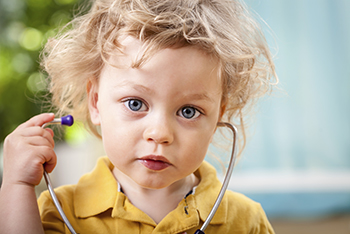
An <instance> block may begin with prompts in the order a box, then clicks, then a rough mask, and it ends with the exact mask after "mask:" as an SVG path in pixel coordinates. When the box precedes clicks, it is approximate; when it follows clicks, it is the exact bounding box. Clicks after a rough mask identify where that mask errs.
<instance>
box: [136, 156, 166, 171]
mask: <svg viewBox="0 0 350 234" xmlns="http://www.w3.org/2000/svg"><path fill="white" fill-rule="evenodd" d="M138 160H139V162H140V163H141V164H142V165H143V166H145V167H146V168H147V169H149V170H152V171H162V170H164V169H166V168H167V167H169V166H171V163H170V162H169V160H168V159H167V158H165V157H163V156H159V155H148V156H144V157H142V158H139V159H138Z"/></svg>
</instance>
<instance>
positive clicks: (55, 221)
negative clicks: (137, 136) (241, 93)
mask: <svg viewBox="0 0 350 234" xmlns="http://www.w3.org/2000/svg"><path fill="white" fill-rule="evenodd" d="M112 169H113V165H112V164H111V162H110V161H109V160H108V158H107V157H103V158H100V159H99V160H98V163H97V166H96V168H95V169H94V170H93V171H92V172H91V173H88V174H86V175H84V176H82V178H81V179H80V180H79V182H78V184H76V185H66V186H62V187H60V188H58V189H56V190H55V191H56V194H57V197H58V199H59V201H60V203H61V206H62V208H63V210H64V212H65V214H66V216H67V218H68V220H69V221H70V223H71V224H72V226H73V227H74V229H75V230H76V232H77V233H80V234H88V233H97V234H103V233H122V234H124V233H138V234H143V233H147V234H149V233H164V234H165V233H183V232H187V234H192V233H194V232H195V231H196V230H197V229H199V228H200V227H201V225H202V224H203V222H204V220H205V219H206V218H207V216H208V214H209V212H210V210H211V208H212V207H213V204H214V202H215V200H216V197H217V195H218V193H219V190H220V188H221V183H220V182H219V180H218V179H217V177H216V171H215V169H214V168H213V167H212V166H211V165H210V164H208V163H206V162H203V163H202V165H201V166H200V168H199V169H198V170H197V171H196V175H197V176H198V177H199V178H200V180H201V181H200V183H199V185H198V186H197V188H196V189H195V192H194V194H191V195H188V196H187V197H186V198H184V199H183V200H182V201H181V202H180V203H179V204H178V206H177V208H176V209H175V210H173V211H172V212H170V213H169V214H168V215H167V216H166V217H165V218H164V219H163V220H162V221H161V222H160V223H159V224H156V223H155V222H154V221H153V220H152V219H151V218H150V217H149V216H148V215H147V214H145V213H144V212H143V211H141V210H139V209H138V208H136V207H135V206H133V205H132V204H131V203H130V201H129V200H128V198H127V197H126V196H125V195H124V194H123V193H122V192H120V191H119V190H118V183H117V181H116V180H115V178H114V176H113V174H112V172H111V170H112ZM38 204H39V210H40V214H41V219H42V223H43V226H44V229H45V233H70V232H69V230H68V228H67V227H66V226H65V224H64V223H63V221H62V219H61V217H60V215H59V213H58V211H57V210H56V207H55V205H54V204H53V202H52V199H51V197H50V194H49V193H48V191H45V192H43V193H42V194H41V195H40V197H39V199H38ZM205 233H207V234H208V233H215V234H219V233H220V234H224V233H230V234H248V233H249V234H257V233H259V234H265V233H266V234H267V233H274V232H273V229H272V227H271V225H270V223H269V222H268V220H267V218H266V215H265V213H264V211H263V209H262V208H261V206H260V204H258V203H256V202H254V201H252V200H250V199H249V198H247V197H245V196H244V195H242V194H239V193H235V192H232V191H227V192H226V194H225V196H224V198H223V200H222V202H221V204H220V206H219V208H218V210H217V212H216V214H215V216H214V218H213V219H212V221H211V222H210V224H209V226H208V227H207V229H206V230H205Z"/></svg>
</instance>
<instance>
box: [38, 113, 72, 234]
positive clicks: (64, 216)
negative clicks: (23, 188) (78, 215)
mask: <svg viewBox="0 0 350 234" xmlns="http://www.w3.org/2000/svg"><path fill="white" fill-rule="evenodd" d="M70 117H71V116H70ZM71 118H72V117H71ZM70 121H71V122H70V123H69V124H67V123H64V122H63V120H62V118H55V119H54V120H53V121H51V122H49V123H46V124H44V125H42V126H41V127H42V128H45V127H46V126H47V125H49V124H64V125H72V124H73V122H72V121H73V118H72V119H71V120H70ZM44 178H45V182H46V185H47V189H48V190H49V193H50V195H51V198H52V201H53V203H54V204H55V206H56V209H57V210H58V213H59V214H60V215H61V217H62V219H63V222H64V223H65V224H66V226H67V228H68V229H69V231H70V232H71V233H72V234H77V233H76V231H75V230H74V228H73V226H72V225H71V223H70V222H69V220H68V218H67V216H66V214H65V213H64V211H63V209H62V207H61V205H60V202H59V201H58V198H57V196H56V193H55V191H54V189H53V186H52V184H51V180H50V176H49V174H48V173H47V172H46V171H45V169H44Z"/></svg>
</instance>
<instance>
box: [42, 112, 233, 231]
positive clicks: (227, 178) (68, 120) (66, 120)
mask: <svg viewBox="0 0 350 234" xmlns="http://www.w3.org/2000/svg"><path fill="white" fill-rule="evenodd" d="M73 122H74V120H73V117H72V116H71V115H67V116H64V117H61V118H55V119H54V120H53V121H51V122H48V123H46V124H44V125H42V127H43V128H44V127H46V126H47V125H49V124H61V125H66V126H72V125H73ZM217 126H218V127H227V128H229V129H230V130H231V131H232V134H233V143H232V150H231V157H230V162H229V165H228V168H227V172H226V175H225V178H224V181H223V183H222V187H221V189H220V192H219V194H218V197H217V198H216V201H215V203H214V205H213V208H212V209H211V211H210V213H209V215H208V217H207V218H206V220H205V221H204V223H203V225H202V227H201V228H200V229H198V230H197V231H196V232H195V233H194V234H205V233H204V230H205V229H206V228H207V227H208V225H209V223H210V222H211V220H212V219H213V217H214V215H215V213H216V211H217V209H218V208H219V205H220V203H221V200H222V198H223V197H224V194H225V191H226V189H227V186H228V184H229V182H230V178H231V175H232V171H233V167H234V165H235V162H236V155H237V152H236V143H237V128H236V127H235V126H233V125H232V124H230V123H225V122H219V123H218V124H217ZM44 178H45V182H46V185H47V188H48V190H49V193H50V195H51V197H52V200H53V202H54V204H55V206H56V208H57V210H58V212H59V214H60V215H61V217H62V219H63V221H64V223H65V224H66V226H67V228H68V229H69V231H70V232H71V233H72V234H77V233H76V231H75V230H74V228H73V227H72V225H71V224H70V222H69V220H68V218H67V216H66V215H65V213H64V212H63V209H62V207H61V205H60V203H59V201H58V199H57V196H56V194H55V192H54V190H53V187H52V184H51V181H50V177H49V174H48V173H47V172H46V171H45V170H44Z"/></svg>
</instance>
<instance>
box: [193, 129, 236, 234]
mask: <svg viewBox="0 0 350 234" xmlns="http://www.w3.org/2000/svg"><path fill="white" fill-rule="evenodd" d="M218 127H228V128H229V129H231V131H232V134H233V143H232V150H231V157H230V162H229V166H228V168H227V172H226V175H225V178H224V181H223V183H222V186H221V189H220V192H219V195H218V197H217V198H216V201H215V203H214V205H213V208H212V209H211V211H210V213H209V215H208V217H207V218H206V220H205V221H204V223H203V225H202V227H201V228H200V229H198V230H197V231H196V232H195V234H204V230H205V229H206V228H207V227H208V225H209V223H210V222H211V220H212V219H213V217H214V215H215V213H216V211H217V209H218V208H219V206H220V203H221V201H222V199H223V197H224V195H225V192H226V189H227V187H228V185H229V183H230V179H231V175H232V172H233V168H234V166H235V162H236V155H237V150H236V143H237V128H236V127H235V126H233V125H232V124H230V123H226V122H219V123H218Z"/></svg>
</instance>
